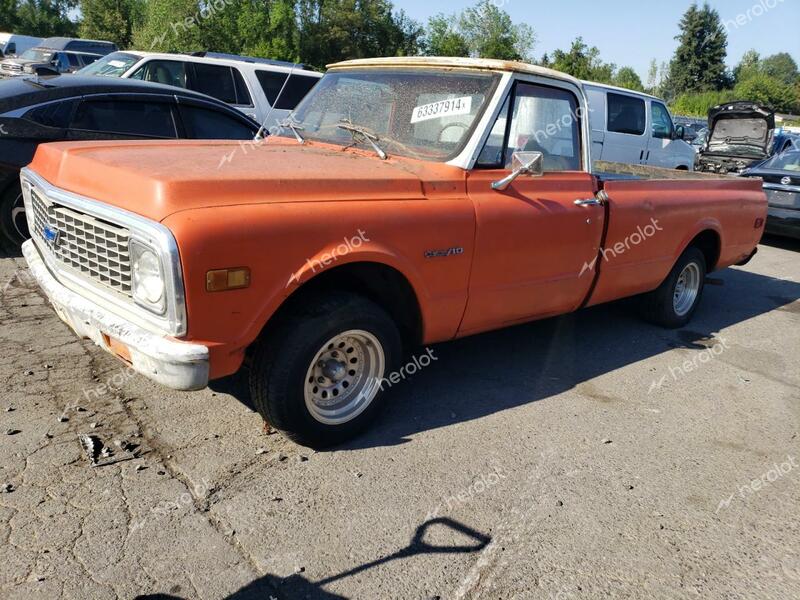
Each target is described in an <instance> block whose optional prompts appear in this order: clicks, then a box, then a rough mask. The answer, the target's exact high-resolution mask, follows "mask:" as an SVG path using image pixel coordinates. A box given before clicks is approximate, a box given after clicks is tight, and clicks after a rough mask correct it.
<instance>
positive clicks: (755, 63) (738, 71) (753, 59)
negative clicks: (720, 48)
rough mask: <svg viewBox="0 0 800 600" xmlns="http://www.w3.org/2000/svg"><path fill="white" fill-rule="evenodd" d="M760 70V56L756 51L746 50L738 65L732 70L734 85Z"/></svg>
mask: <svg viewBox="0 0 800 600" xmlns="http://www.w3.org/2000/svg"><path fill="white" fill-rule="evenodd" d="M760 70H761V55H760V54H759V53H758V52H757V51H756V50H748V51H747V52H745V53H744V56H742V60H741V61H739V64H738V65H736V66H735V67H734V68H733V81H734V83H736V82H739V81H742V80H743V79H747V78H748V77H749V76H750V75H753V74H755V73H758V72H759V71H760Z"/></svg>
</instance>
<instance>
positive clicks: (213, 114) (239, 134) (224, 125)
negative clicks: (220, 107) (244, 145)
mask: <svg viewBox="0 0 800 600" xmlns="http://www.w3.org/2000/svg"><path fill="white" fill-rule="evenodd" d="M180 110H181V116H182V117H183V125H184V127H185V128H186V137H187V138H191V139H196V140H252V139H253V137H255V133H256V132H255V131H253V129H252V127H248V126H247V125H246V124H245V123H243V122H242V121H241V120H240V119H237V118H234V117H233V116H229V115H226V114H224V113H222V112H221V111H214V110H209V109H207V108H200V107H197V106H181V108H180Z"/></svg>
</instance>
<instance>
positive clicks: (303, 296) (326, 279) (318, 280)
mask: <svg viewBox="0 0 800 600" xmlns="http://www.w3.org/2000/svg"><path fill="white" fill-rule="evenodd" d="M331 291H345V292H353V293H356V294H359V295H362V296H364V297H366V298H369V299H370V300H372V301H373V302H375V303H376V304H378V305H379V306H381V307H382V308H383V309H384V310H386V312H388V313H389V315H390V316H391V317H392V319H393V320H394V322H395V323H396V324H397V327H398V329H399V330H400V334H401V337H402V340H403V344H404V346H405V347H407V348H409V347H414V346H416V345H419V344H421V343H422V340H423V335H424V327H425V318H424V314H423V308H422V303H421V302H420V294H419V291H418V286H415V285H414V284H413V283H412V281H411V278H410V277H409V276H408V275H407V274H406V273H404V272H403V271H401V270H400V269H399V268H398V267H397V266H396V265H392V264H389V263H388V262H385V261H381V260H375V259H374V258H371V259H363V258H362V259H356V258H355V257H353V260H350V261H348V262H343V263H342V264H338V265H335V266H331V267H329V268H326V269H324V270H323V271H321V272H319V273H315V274H312V276H311V277H310V278H306V277H303V278H302V282H301V283H298V282H297V281H295V283H294V284H293V285H292V286H291V287H290V293H289V294H288V295H287V296H286V297H285V298H284V299H283V300H282V301H281V303H280V304H279V306H278V307H277V309H276V310H274V311H272V313H271V315H270V316H269V317H268V318H267V319H266V321H265V322H264V324H263V326H262V327H261V330H260V333H259V334H258V336H257V337H256V340H258V339H260V338H262V337H263V336H264V335H265V334H266V333H267V332H268V331H269V330H270V329H271V328H272V326H273V325H274V324H275V323H277V322H279V321H280V320H281V319H282V318H283V316H284V315H286V314H287V313H290V312H291V311H292V309H293V308H295V307H297V306H298V304H300V303H301V302H303V301H305V300H307V299H308V298H309V297H313V296H314V295H319V294H325V293H326V292H331Z"/></svg>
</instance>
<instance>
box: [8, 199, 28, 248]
mask: <svg viewBox="0 0 800 600" xmlns="http://www.w3.org/2000/svg"><path fill="white" fill-rule="evenodd" d="M11 223H12V224H13V226H14V230H15V231H16V232H17V235H19V237H20V238H21V239H23V240H26V239H28V238H29V237H30V234H29V233H28V222H27V220H26V218H25V201H24V200H23V198H22V192H20V193H19V195H18V196H17V197H16V198H15V199H14V204H12V205H11Z"/></svg>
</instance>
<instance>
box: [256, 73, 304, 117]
mask: <svg viewBox="0 0 800 600" xmlns="http://www.w3.org/2000/svg"><path fill="white" fill-rule="evenodd" d="M256 77H257V78H258V82H259V83H260V84H261V88H262V89H263V90H264V95H265V96H266V97H267V101H268V102H269V103H270V105H271V106H273V107H274V108H276V109H278V110H294V109H295V108H296V107H297V105H298V104H300V101H301V100H302V99H303V98H305V97H306V95H307V94H308V92H310V91H311V88H313V87H314V86H315V85H317V83H318V82H319V78H318V77H309V76H308V75H298V74H297V73H292V75H291V77H290V78H289V82H288V83H286V87H285V88H284V87H283V84H284V82H286V73H277V72H275V71H263V70H262V71H256ZM281 89H283V93H281V94H280V98H279V97H278V94H279V93H280V91H281ZM276 100H277V103H276Z"/></svg>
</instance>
